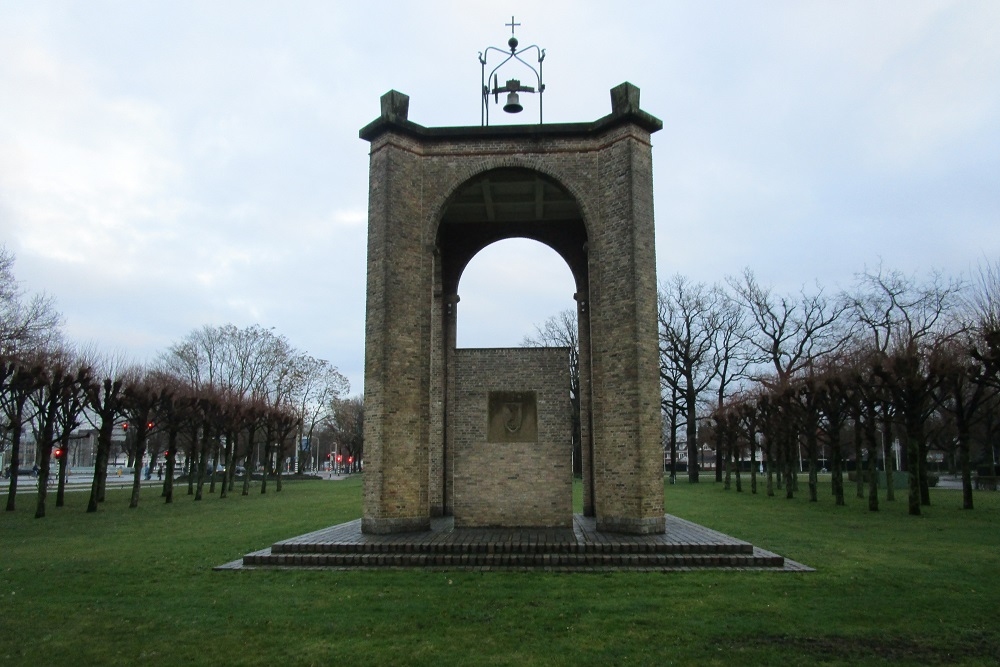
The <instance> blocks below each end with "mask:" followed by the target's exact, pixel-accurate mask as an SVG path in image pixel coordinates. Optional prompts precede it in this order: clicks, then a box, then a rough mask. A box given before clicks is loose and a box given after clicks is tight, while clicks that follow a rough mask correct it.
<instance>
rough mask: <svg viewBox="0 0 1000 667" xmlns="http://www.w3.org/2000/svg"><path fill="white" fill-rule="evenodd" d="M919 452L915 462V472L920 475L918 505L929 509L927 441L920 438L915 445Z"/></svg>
mask: <svg viewBox="0 0 1000 667" xmlns="http://www.w3.org/2000/svg"><path fill="white" fill-rule="evenodd" d="M917 446H918V448H919V451H920V460H919V461H917V472H918V473H919V474H920V476H919V480H920V504H921V505H923V506H924V507H930V505H931V490H930V484H929V483H928V481H927V453H928V446H927V439H926V438H921V439H920V442H919V443H917Z"/></svg>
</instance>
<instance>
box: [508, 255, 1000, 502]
mask: <svg viewBox="0 0 1000 667" xmlns="http://www.w3.org/2000/svg"><path fill="white" fill-rule="evenodd" d="M659 331H660V378H661V390H662V391H661V397H662V409H663V415H664V424H665V429H664V432H665V448H666V450H667V456H666V459H667V461H668V462H669V464H668V466H669V474H670V477H671V480H674V479H676V475H677V470H678V462H679V461H681V460H683V459H686V462H687V475H688V479H689V481H691V482H698V481H699V479H700V471H699V466H698V464H697V462H698V458H699V450H700V447H701V446H703V445H704V446H705V447H706V449H710V450H711V451H713V456H714V458H715V461H714V463H715V465H714V468H715V475H716V480H717V481H720V482H721V481H723V476H724V475H725V478H726V482H727V484H728V483H729V478H730V475H731V473H732V472H734V471H735V472H737V486H738V487H740V488H741V487H742V482H741V480H740V478H739V470H740V469H741V468H747V467H748V468H749V469H750V471H751V488H752V490H754V491H756V488H757V485H756V482H757V479H756V476H757V470H758V469H759V468H760V467H762V465H761V464H763V465H764V466H766V470H767V490H768V493H772V494H773V493H774V490H775V488H777V489H779V490H781V489H784V490H785V492H786V494H788V495H791V494H793V493H794V492H795V490H796V486H797V479H798V478H797V475H795V474H794V473H795V467H796V466H797V465H801V464H802V463H804V462H808V465H809V470H810V475H809V480H810V482H809V493H810V498H811V499H816V495H817V475H818V471H819V468H820V466H821V465H824V464H826V463H828V464H829V466H830V468H831V470H832V473H833V493H834V496H835V498H836V502H838V503H842V502H843V493H844V483H843V471H844V470H843V468H844V463H845V462H846V461H849V460H851V459H853V461H854V463H855V465H856V466H857V467H859V468H860V467H861V466H862V465H863V464H864V462H865V460H866V458H867V465H868V467H869V468H872V471H871V472H870V474H868V478H869V480H870V484H871V486H870V490H869V505H870V507H871V508H872V509H877V508H878V493H877V485H878V475H876V474H875V472H874V468H875V467H876V466H877V465H878V463H879V460H880V459H881V460H882V461H883V466H884V467H886V468H887V470H886V479H887V481H888V482H889V484H887V489H886V492H887V494H888V497H889V498H890V499H893V498H894V489H893V486H892V477H893V472H894V470H893V468H894V465H895V462H894V457H893V456H892V455H891V454H890V455H887V454H886V452H887V451H888V450H889V448H891V446H892V443H894V442H895V441H896V439H897V438H898V439H899V440H901V441H902V443H903V447H902V451H901V454H900V458H901V460H902V461H901V462H902V463H903V466H902V467H903V468H904V469H906V470H907V471H909V472H910V473H911V474H910V511H911V512H912V513H914V514H917V513H919V512H920V506H921V504H926V503H927V502H929V494H928V492H927V486H928V476H927V469H926V462H927V458H928V453H929V451H930V450H931V449H935V450H938V451H941V452H945V453H946V454H948V455H949V461H953V462H957V464H958V466H959V467H960V468H961V470H962V478H963V484H964V487H965V491H964V496H963V497H964V505H965V507H968V508H972V492H971V490H972V479H971V478H972V475H971V466H972V463H973V462H976V461H979V462H983V463H986V464H992V463H993V462H994V460H995V450H996V447H997V444H998V433H1000V431H998V427H1000V398H998V393H1000V390H998V386H997V384H998V379H997V373H998V368H1000V362H998V354H1000V262H998V263H995V264H985V265H984V266H982V267H981V268H980V269H979V271H978V273H977V274H976V276H975V277H974V278H973V279H971V280H957V279H951V278H947V277H945V276H942V275H940V274H933V275H931V276H930V277H929V278H928V279H926V280H918V279H917V278H915V277H912V276H906V275H904V274H902V273H900V272H898V271H893V270H888V269H886V268H884V267H881V266H879V267H877V268H875V269H874V270H870V271H865V272H863V273H861V274H859V275H858V276H856V280H855V281H854V284H853V285H852V286H851V288H850V289H847V290H843V291H840V292H838V293H836V294H828V293H827V292H826V291H825V290H824V289H823V288H822V287H820V286H816V287H815V288H814V289H812V290H811V291H810V290H806V289H802V290H800V292H799V293H797V294H790V295H783V294H778V293H776V292H775V291H774V290H772V289H770V288H768V287H766V286H765V285H762V284H761V282H760V281H759V280H758V279H757V277H756V276H755V275H754V273H753V272H752V271H750V270H745V271H744V272H743V273H742V274H740V275H739V276H735V277H731V278H729V279H727V280H726V281H725V282H724V283H722V284H716V285H707V284H704V283H696V282H693V281H691V280H689V279H688V278H686V277H684V276H680V275H677V276H674V277H672V278H671V279H670V280H668V281H666V282H664V283H663V284H661V287H660V292H659ZM522 345H525V346H536V345H557V346H565V347H569V348H570V349H571V350H574V351H575V350H576V349H577V322H576V314H575V313H574V312H573V311H571V310H566V311H563V312H561V313H559V314H558V315H556V316H554V317H551V318H549V319H548V320H546V321H545V322H544V323H543V324H541V325H539V326H537V327H536V331H535V333H534V334H533V335H531V336H526V337H525V338H524V340H523V341H522ZM571 367H572V368H571V370H572V376H571V377H572V384H571V391H570V396H571V400H572V406H573V412H574V417H575V418H574V430H573V446H574V459H575V461H576V462H577V463H578V462H579V460H580V455H579V454H580V452H579V449H580V435H579V396H578V394H579V369H578V365H577V363H576V359H575V357H574V358H573V359H572V360H571ZM681 447H683V449H684V450H685V451H683V454H684V456H681V453H682V452H680V451H678V450H679V448H681ZM800 452H805V453H804V454H801V453H800ZM758 455H759V459H760V460H758ZM747 459H749V465H748V462H747ZM800 462H802V463H800ZM577 472H579V470H577ZM994 474H995V473H994ZM864 477H865V474H864V471H862V470H859V474H858V475H857V478H856V481H857V484H858V493H859V494H861V493H862V491H861V486H860V485H861V482H862V480H863V479H864Z"/></svg>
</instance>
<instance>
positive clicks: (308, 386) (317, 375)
mask: <svg viewBox="0 0 1000 667" xmlns="http://www.w3.org/2000/svg"><path fill="white" fill-rule="evenodd" d="M295 363H296V365H297V366H298V371H297V372H298V383H297V384H296V386H295V389H294V391H293V396H292V398H293V400H294V402H295V409H296V411H297V412H298V416H299V423H300V424H301V433H300V439H299V442H300V443H303V444H302V445H300V446H299V447H297V450H298V451H299V452H300V453H301V454H303V455H305V454H306V453H307V452H308V451H309V450H308V449H306V447H307V446H309V447H311V443H312V439H313V436H314V433H315V431H316V428H317V427H318V426H319V425H320V424H321V423H322V422H324V421H325V420H327V419H329V418H330V417H331V416H332V415H331V405H332V404H333V402H334V401H335V400H337V399H338V398H340V397H341V396H343V395H344V394H346V393H347V392H348V391H350V387H351V385H350V383H349V382H348V381H347V378H345V377H344V376H343V375H341V373H340V371H338V370H337V369H336V368H335V367H334V366H333V365H331V364H330V362H328V361H326V360H323V359H316V358H314V357H310V356H309V355H300V356H299V357H297V358H296V360H295ZM303 458H304V456H300V457H299V459H298V460H299V463H298V471H299V472H301V470H302V463H303Z"/></svg>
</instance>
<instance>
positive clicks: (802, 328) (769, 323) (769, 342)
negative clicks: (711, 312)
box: [728, 269, 850, 386]
mask: <svg viewBox="0 0 1000 667" xmlns="http://www.w3.org/2000/svg"><path fill="white" fill-rule="evenodd" d="M728 282H729V285H730V287H731V288H732V289H733V291H734V293H735V295H736V298H737V300H738V301H739V302H740V304H741V306H742V307H743V308H745V309H746V312H747V313H748V314H749V316H750V319H751V320H752V321H753V323H754V329H753V336H752V337H751V338H750V341H751V344H752V345H753V346H754V347H755V348H756V349H757V351H758V352H760V354H761V356H762V358H763V359H764V360H766V361H765V363H767V364H768V365H770V366H771V367H772V372H773V375H771V376H769V375H763V374H762V375H760V376H758V380H759V381H761V382H762V383H764V384H765V385H775V386H783V385H787V384H788V382H789V380H791V378H792V377H794V376H796V375H798V374H799V373H801V372H802V371H804V370H805V369H807V368H808V367H809V366H811V365H812V364H815V363H816V362H817V361H818V360H819V359H821V358H822V357H824V356H826V355H828V354H830V353H831V352H834V351H836V350H838V349H840V347H841V346H842V345H844V344H845V343H846V342H847V341H848V340H850V331H849V329H848V327H847V326H846V324H847V323H846V322H845V320H844V318H843V315H844V313H845V312H846V311H847V309H848V307H849V304H848V303H847V302H846V301H844V300H842V299H833V300H831V299H830V298H828V297H827V296H826V294H825V293H824V290H823V289H822V288H821V287H819V288H817V290H816V292H815V293H812V294H809V293H807V292H806V291H805V289H803V290H802V291H801V292H800V293H799V295H798V297H791V296H780V295H776V294H774V293H773V292H772V290H771V288H769V287H764V286H762V285H761V284H760V283H759V282H758V281H757V278H756V277H755V276H754V274H753V272H752V271H750V270H749V269H746V270H745V271H744V272H743V275H742V276H741V277H740V278H738V279H737V278H730V279H729V281H728Z"/></svg>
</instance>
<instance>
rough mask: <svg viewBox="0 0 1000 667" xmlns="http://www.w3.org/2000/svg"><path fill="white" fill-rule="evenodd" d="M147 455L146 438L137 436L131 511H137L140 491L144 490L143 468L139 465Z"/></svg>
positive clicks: (130, 503)
mask: <svg viewBox="0 0 1000 667" xmlns="http://www.w3.org/2000/svg"><path fill="white" fill-rule="evenodd" d="M145 454H146V438H145V437H143V436H142V435H136V443H135V460H136V465H134V466H132V497H131V498H129V501H128V507H129V509H135V508H136V507H138V506H139V489H140V488H142V468H141V467H140V466H139V465H138V463H139V462H141V461H142V457H143V456H144V455H145Z"/></svg>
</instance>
